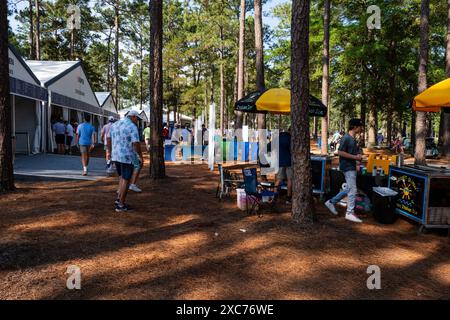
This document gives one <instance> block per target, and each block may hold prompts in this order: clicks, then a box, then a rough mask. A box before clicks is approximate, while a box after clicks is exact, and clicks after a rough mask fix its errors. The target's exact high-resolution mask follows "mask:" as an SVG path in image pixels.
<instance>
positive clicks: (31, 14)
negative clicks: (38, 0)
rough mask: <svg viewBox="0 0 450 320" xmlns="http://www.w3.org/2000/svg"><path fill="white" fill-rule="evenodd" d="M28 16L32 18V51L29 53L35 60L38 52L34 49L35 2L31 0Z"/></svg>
mask: <svg viewBox="0 0 450 320" xmlns="http://www.w3.org/2000/svg"><path fill="white" fill-rule="evenodd" d="M28 10H29V11H28V14H29V18H30V51H29V55H30V59H31V60H34V59H35V57H36V55H35V53H36V51H35V48H34V19H33V17H34V13H33V0H29V1H28Z"/></svg>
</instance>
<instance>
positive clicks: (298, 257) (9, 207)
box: [0, 165, 450, 299]
mask: <svg viewBox="0 0 450 320" xmlns="http://www.w3.org/2000/svg"><path fill="white" fill-rule="evenodd" d="M147 171H148V166H147V165H146V167H145V169H144V174H143V177H142V179H141V181H140V183H139V185H140V186H141V187H142V188H143V190H144V192H143V193H141V194H135V193H134V194H130V195H129V203H130V204H131V205H133V206H134V207H135V211H133V212H130V213H123V214H118V213H115V212H114V205H113V201H114V199H115V190H116V189H117V185H116V178H113V177H111V178H105V179H103V180H99V181H94V182H75V181H70V182H17V187H18V190H17V191H16V192H13V193H9V194H6V195H1V196H0V208H1V209H0V288H1V290H0V299H384V298H387V299H432V298H437V299H448V298H449V297H450V255H449V253H450V240H449V238H447V234H446V232H434V231H433V232H430V233H428V234H421V235H418V234H417V226H416V225H414V224H412V223H410V222H407V221H404V220H402V219H399V220H398V221H397V222H396V223H395V224H393V225H380V224H378V223H377V222H375V221H374V220H373V219H372V218H371V217H368V218H366V219H365V222H364V223H363V224H353V223H351V222H347V221H346V220H344V218H343V214H342V213H341V215H340V216H339V217H333V216H331V215H330V214H329V213H328V212H327V211H326V209H325V207H324V206H323V205H322V204H321V203H318V204H317V216H318V221H317V223H316V224H315V225H314V226H313V227H312V228H304V227H303V226H302V225H299V224H296V223H294V222H293V220H292V218H291V216H290V213H289V207H287V206H285V205H281V206H279V207H278V210H277V212H271V213H270V212H265V213H264V215H263V216H262V217H261V218H259V217H257V216H255V215H251V216H248V215H247V214H246V213H245V212H243V211H240V210H239V209H238V208H237V206H236V200H235V198H234V197H233V198H231V199H227V200H225V201H223V202H219V201H218V199H217V198H215V190H216V186H217V181H218V175H217V172H210V171H208V169H207V167H206V165H168V167H167V174H168V176H169V177H168V178H167V179H166V180H161V181H157V182H151V181H150V180H149V179H148V176H147ZM71 265H76V266H79V267H80V269H81V279H82V282H81V290H68V289H67V288H66V280H67V277H68V276H69V275H68V274H66V271H67V268H68V266H71ZM369 265H378V266H379V267H380V268H381V290H368V289H367V285H366V281H367V278H368V277H369V276H370V275H369V274H367V268H368V266H369Z"/></svg>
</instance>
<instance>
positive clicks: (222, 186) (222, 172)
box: [216, 164, 244, 200]
mask: <svg viewBox="0 0 450 320" xmlns="http://www.w3.org/2000/svg"><path fill="white" fill-rule="evenodd" d="M218 167H219V179H220V180H219V185H218V186H217V190H216V198H219V200H222V199H223V198H224V197H227V196H229V195H230V193H231V191H232V190H233V189H236V188H239V187H241V186H242V185H243V184H244V181H243V180H240V179H237V177H236V176H235V175H233V174H232V173H231V172H230V171H229V170H226V169H224V168H223V166H222V165H221V164H219V165H218Z"/></svg>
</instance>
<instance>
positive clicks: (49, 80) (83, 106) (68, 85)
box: [25, 60, 103, 115]
mask: <svg viewBox="0 0 450 320" xmlns="http://www.w3.org/2000/svg"><path fill="white" fill-rule="evenodd" d="M25 62H26V63H27V65H28V66H29V68H30V69H31V71H33V73H34V74H35V76H36V77H37V78H38V79H39V81H40V82H41V84H42V86H44V87H45V88H47V89H48V90H50V92H51V97H50V98H51V103H52V104H53V105H58V106H60V107H65V108H69V109H74V110H78V111H84V112H89V113H92V114H97V115H103V110H102V108H100V105H99V103H98V100H97V97H96V96H95V94H94V92H93V90H92V87H91V84H90V82H89V79H88V76H87V74H86V72H85V70H84V68H83V65H82V63H81V61H40V60H27V61H25Z"/></svg>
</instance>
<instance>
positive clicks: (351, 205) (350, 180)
mask: <svg viewBox="0 0 450 320" xmlns="http://www.w3.org/2000/svg"><path fill="white" fill-rule="evenodd" d="M362 129H363V123H362V122H361V120H360V119H351V120H350V122H349V131H348V133H347V134H345V135H344V137H343V138H342V140H341V144H340V146H339V150H338V155H339V170H341V171H342V172H343V173H344V175H345V182H346V185H347V187H346V189H345V190H343V191H341V192H340V193H338V194H337V195H336V196H335V197H334V198H332V199H330V200H328V201H327V202H325V205H326V206H327V208H328V209H329V210H330V211H331V212H332V213H333V214H334V215H337V214H338V212H337V211H336V208H335V207H334V205H335V204H336V203H338V202H339V201H340V200H341V199H342V198H344V197H345V196H347V199H348V200H347V213H346V214H345V219H347V220H349V221H353V222H362V220H361V219H359V218H358V217H357V216H355V212H354V211H355V200H356V192H357V187H356V161H361V160H362V155H361V151H360V148H359V147H358V143H357V141H356V139H355V137H356V135H357V134H359V133H361V132H362Z"/></svg>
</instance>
